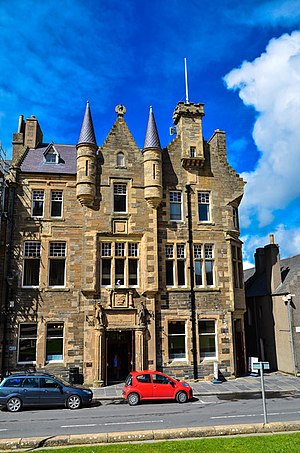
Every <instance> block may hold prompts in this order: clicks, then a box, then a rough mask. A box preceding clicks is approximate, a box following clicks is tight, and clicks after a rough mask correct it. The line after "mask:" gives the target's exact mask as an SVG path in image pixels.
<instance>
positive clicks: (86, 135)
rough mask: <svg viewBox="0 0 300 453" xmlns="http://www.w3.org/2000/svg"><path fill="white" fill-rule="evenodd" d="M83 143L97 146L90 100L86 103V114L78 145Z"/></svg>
mask: <svg viewBox="0 0 300 453" xmlns="http://www.w3.org/2000/svg"><path fill="white" fill-rule="evenodd" d="M83 143H88V144H91V145H96V146H97V142H96V137H95V132H94V126H93V120H92V115H91V110H90V103H89V101H87V103H86V109H85V114H84V118H83V122H82V126H81V131H80V135H79V139H78V145H80V144H83Z"/></svg>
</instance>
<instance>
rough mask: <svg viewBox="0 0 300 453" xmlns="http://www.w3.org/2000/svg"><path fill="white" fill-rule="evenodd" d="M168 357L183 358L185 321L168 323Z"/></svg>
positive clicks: (184, 355) (172, 358)
mask: <svg viewBox="0 0 300 453" xmlns="http://www.w3.org/2000/svg"><path fill="white" fill-rule="evenodd" d="M168 343H169V359H170V360H175V359H185V358H186V353H185V322H184V321H170V322H169V324H168Z"/></svg>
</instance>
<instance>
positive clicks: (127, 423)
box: [99, 420, 164, 426]
mask: <svg viewBox="0 0 300 453" xmlns="http://www.w3.org/2000/svg"><path fill="white" fill-rule="evenodd" d="M163 422H164V421H163V420H144V421H139V422H111V423H103V424H102V426H108V425H136V424H138V423H141V424H142V423H163ZM99 426H101V424H99Z"/></svg>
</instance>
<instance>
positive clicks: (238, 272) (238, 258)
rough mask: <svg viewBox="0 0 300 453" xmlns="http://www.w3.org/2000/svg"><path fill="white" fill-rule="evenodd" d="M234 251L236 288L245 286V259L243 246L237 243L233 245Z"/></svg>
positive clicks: (232, 251)
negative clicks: (243, 258) (243, 257)
mask: <svg viewBox="0 0 300 453" xmlns="http://www.w3.org/2000/svg"><path fill="white" fill-rule="evenodd" d="M231 253H232V268H233V281H234V287H235V288H243V282H244V278H243V260H242V250H241V247H239V246H237V245H232V246H231Z"/></svg>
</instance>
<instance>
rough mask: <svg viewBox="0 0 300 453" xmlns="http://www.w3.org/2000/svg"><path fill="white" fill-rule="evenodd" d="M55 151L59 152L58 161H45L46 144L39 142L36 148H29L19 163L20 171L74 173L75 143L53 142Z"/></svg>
mask: <svg viewBox="0 0 300 453" xmlns="http://www.w3.org/2000/svg"><path fill="white" fill-rule="evenodd" d="M53 146H54V147H55V149H56V151H57V152H58V153H59V163H58V164H55V163H46V162H45V157H44V152H45V151H46V149H47V147H48V144H45V143H43V144H41V145H39V147H38V148H35V149H32V148H31V149H29V150H28V151H27V153H26V155H25V156H24V158H23V161H22V163H21V167H20V168H21V171H22V172H28V173H48V174H50V173H53V174H60V173H61V174H68V175H76V170H77V168H76V157H77V151H76V147H75V145H56V144H54V143H53Z"/></svg>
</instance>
